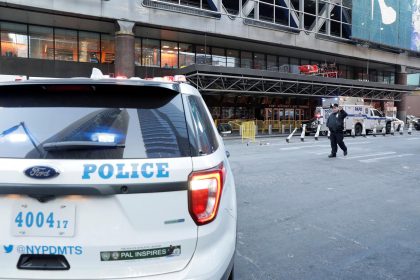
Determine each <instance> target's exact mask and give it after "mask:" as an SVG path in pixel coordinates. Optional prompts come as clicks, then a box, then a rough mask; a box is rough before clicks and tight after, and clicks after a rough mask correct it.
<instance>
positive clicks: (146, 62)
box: [142, 39, 160, 67]
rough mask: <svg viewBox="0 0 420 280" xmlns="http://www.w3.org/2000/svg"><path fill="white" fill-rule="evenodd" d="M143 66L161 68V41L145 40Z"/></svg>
mask: <svg viewBox="0 0 420 280" xmlns="http://www.w3.org/2000/svg"><path fill="white" fill-rule="evenodd" d="M142 65H143V66H152V67H160V41H159V40H152V39H143V41H142Z"/></svg>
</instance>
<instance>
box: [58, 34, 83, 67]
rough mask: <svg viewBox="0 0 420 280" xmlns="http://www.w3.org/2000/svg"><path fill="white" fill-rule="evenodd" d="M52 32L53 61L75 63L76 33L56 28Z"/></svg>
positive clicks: (76, 55) (76, 57) (76, 54)
mask: <svg viewBox="0 0 420 280" xmlns="http://www.w3.org/2000/svg"><path fill="white" fill-rule="evenodd" d="M54 32H55V33H54V34H55V40H54V43H55V49H54V50H55V59H56V60H64V61H77V59H78V53H77V31H75V30H69V29H59V28H56V29H55V31H54Z"/></svg>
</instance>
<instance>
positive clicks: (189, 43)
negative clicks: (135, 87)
mask: <svg viewBox="0 0 420 280" xmlns="http://www.w3.org/2000/svg"><path fill="white" fill-rule="evenodd" d="M353 2H354V3H353ZM376 2H377V1H374V0H372V7H370V8H371V16H372V18H371V19H370V21H371V23H372V26H374V25H375V24H374V23H375V20H377V18H376V17H378V18H379V19H382V22H380V25H379V26H378V32H379V33H381V32H383V34H384V36H382V37H386V36H388V37H392V34H394V33H392V29H390V28H391V27H392V26H393V23H390V22H391V21H390V19H389V18H386V17H384V14H383V13H382V14H381V10H380V6H379V5H378V4H377V3H376ZM414 2H415V1H413V3H412V5H411V6H410V7H398V9H400V13H399V14H402V11H406V12H409V11H414V10H416V6H414V5H415V3H414ZM356 3H358V2H357V1H351V0H247V1H245V0H118V1H117V0H91V1H77V3H76V2H72V1H65V0H42V1H26V0H20V1H17V0H16V1H13V0H12V1H0V32H1V41H0V51H1V56H0V74H6V75H24V76H30V77H81V76H82V77H88V76H89V75H90V72H91V70H92V68H93V67H97V68H99V69H101V70H102V71H103V73H104V74H110V75H113V76H127V77H132V76H137V77H142V78H147V77H153V76H165V75H175V74H184V75H186V76H187V78H188V81H189V82H190V83H191V84H192V85H194V86H196V87H197V88H198V89H199V90H200V91H201V93H202V94H203V97H204V99H205V100H206V102H207V105H208V106H209V108H210V110H211V113H212V115H213V117H214V119H217V120H222V121H224V120H233V119H242V120H245V119H257V120H269V121H287V122H290V123H292V122H293V124H294V125H295V124H296V122H300V121H303V120H308V119H310V118H312V116H313V112H314V109H315V107H316V106H317V105H319V104H320V103H321V100H322V98H324V97H332V96H340V95H345V96H347V95H348V96H360V97H364V98H365V100H366V101H367V102H369V103H370V104H372V105H374V106H375V107H378V108H379V109H381V110H386V109H387V108H386V107H388V106H389V107H394V106H398V107H399V108H398V109H399V114H400V117H401V118H405V114H406V111H407V108H406V106H407V105H406V104H407V102H403V101H404V99H405V98H407V96H409V95H411V93H412V91H413V90H414V88H415V86H419V85H418V84H413V85H409V84H408V82H409V81H412V80H414V81H416V79H412V78H410V77H412V76H411V75H418V73H419V72H420V54H419V52H418V49H415V48H411V49H410V48H408V47H407V48H406V47H405V46H402V45H396V44H393V43H392V42H393V41H392V40H389V41H390V42H391V43H388V41H386V40H382V37H380V38H381V40H382V41H380V42H378V40H377V39H375V37H374V36H373V35H372V34H376V33H375V32H376V31H375V30H370V31H369V32H372V34H371V35H372V36H371V35H369V34H370V33H363V32H365V31H364V29H363V26H365V23H366V25H369V16H370V13H368V14H367V15H365V17H363V14H362V15H361V14H359V10H361V9H357V10H354V9H353V7H354V5H355V4H356ZM375 4H376V5H375ZM357 5H360V3H358V4H357ZM375 7H376V9H375ZM367 8H369V7H367ZM393 9H397V8H396V7H393ZM403 9H405V10H403ZM419 9H420V8H419ZM362 10H363V9H362ZM366 10H368V9H366ZM374 17H375V18H374ZM356 20H357V22H354V21H356ZM391 20H392V19H391ZM396 20H398V19H395V20H394V22H395V21H396ZM417 20H418V19H417V18H415V14H414V12H413V20H412V22H413V28H414V27H415V23H416V21H417ZM366 32H367V31H366ZM353 33H354V34H356V33H357V37H356V36H353ZM381 34H382V33H381ZM413 34H414V35H415V34H417V33H416V31H415V30H413ZM419 34H420V33H419ZM363 35H369V36H366V38H364V37H363ZM414 35H413V36H414ZM362 37H363V38H362ZM413 38H414V37H413ZM407 40H408V39H407ZM407 42H408V41H407ZM413 42H415V39H413ZM397 43H398V42H397ZM413 46H415V43H414V44H413ZM304 65H306V66H308V65H309V66H310V68H311V67H312V66H314V65H316V66H317V71H316V72H314V71H312V72H311V71H305V69H304V68H302V67H301V66H304ZM417 81H418V79H417ZM410 98H415V97H410ZM410 110H411V111H410V112H412V111H413V109H412V108H411V109H410ZM415 114H418V115H420V108H419V109H418V113H415Z"/></svg>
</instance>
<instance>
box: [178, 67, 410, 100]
mask: <svg viewBox="0 0 420 280" xmlns="http://www.w3.org/2000/svg"><path fill="white" fill-rule="evenodd" d="M186 77H187V80H188V82H189V83H190V84H191V85H193V86H194V87H196V88H197V89H198V90H199V91H200V92H202V93H204V94H221V93H232V94H237V95H254V96H265V95H279V96H304V97H334V96H351V97H363V98H365V99H370V100H378V101H379V100H384V101H390V100H394V101H401V98H402V96H403V95H404V94H408V93H410V92H411V90H410V88H409V87H404V86H391V85H385V84H384V85H382V86H381V84H379V83H369V82H358V81H356V82H357V85H352V84H351V83H341V84H340V83H337V79H328V78H323V79H324V80H325V81H319V79H314V80H310V79H309V80H308V79H304V78H303V77H302V79H301V80H300V79H290V78H285V77H279V78H272V77H265V76H252V75H231V74H224V73H207V72H200V71H195V72H192V73H188V74H186ZM328 80H333V81H331V82H330V81H328Z"/></svg>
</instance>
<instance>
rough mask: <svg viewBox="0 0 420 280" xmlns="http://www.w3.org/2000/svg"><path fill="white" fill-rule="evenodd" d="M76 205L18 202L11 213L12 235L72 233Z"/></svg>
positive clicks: (70, 234)
mask: <svg viewBox="0 0 420 280" xmlns="http://www.w3.org/2000/svg"><path fill="white" fill-rule="evenodd" d="M75 213H76V207H75V206H74V205H70V204H55V205H35V204H31V203H20V204H17V205H15V207H14V209H13V214H12V234H13V235H14V236H41V237H43V236H63V237H71V236H73V235H74V225H75V216H76V214H75Z"/></svg>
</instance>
